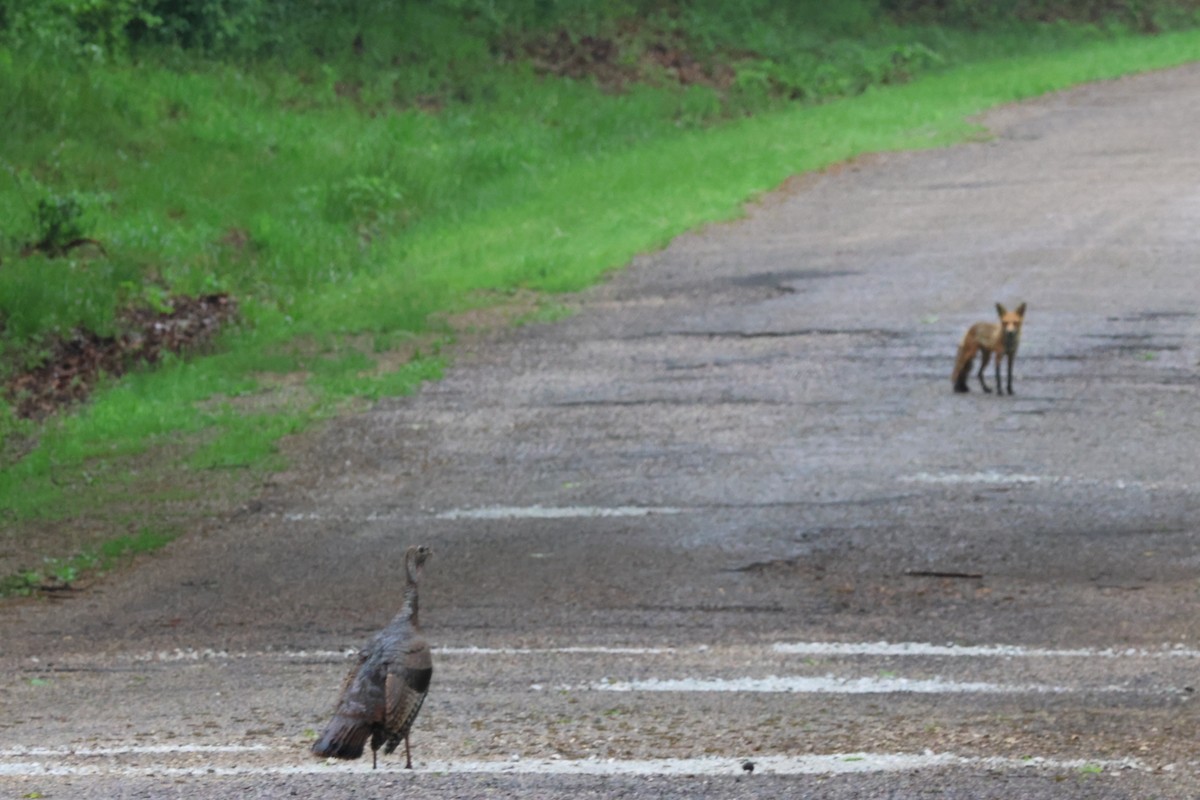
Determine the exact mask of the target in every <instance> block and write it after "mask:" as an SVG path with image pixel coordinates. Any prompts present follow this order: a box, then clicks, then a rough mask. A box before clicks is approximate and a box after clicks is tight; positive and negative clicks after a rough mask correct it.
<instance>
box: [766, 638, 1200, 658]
mask: <svg viewBox="0 0 1200 800" xmlns="http://www.w3.org/2000/svg"><path fill="white" fill-rule="evenodd" d="M771 649H772V650H774V651H775V652H776V653H786V654H788V655H817V656H948V657H951V658H954V657H958V658H1200V650H1193V649H1190V648H1188V647H1185V646H1184V645H1182V644H1174V645H1167V644H1164V645H1162V646H1161V647H1159V648H1158V649H1156V650H1146V649H1140V648H1133V647H1130V648H1124V649H1119V648H1115V647H1109V648H1104V649H1095V648H1086V647H1085V648H1073V649H1061V650H1055V649H1048V650H1047V649H1039V648H1036V647H1022V646H1020V645H1008V644H988V645H956V644H944V645H938V644H926V643H922V642H776V643H775V644H774V645H772V646H771Z"/></svg>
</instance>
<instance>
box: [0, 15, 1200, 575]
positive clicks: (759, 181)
mask: <svg viewBox="0 0 1200 800" xmlns="http://www.w3.org/2000/svg"><path fill="white" fill-rule="evenodd" d="M846 24H849V23H846ZM854 24H855V25H861V24H862V23H861V21H860V22H859V23H854ZM717 30H718V28H715V27H711V26H710V29H709V31H708V32H709V34H710V38H711V39H713V40H714V41H712V42H711V43H710V44H711V47H712V48H713V52H717V51H719V49H720V47H722V46H730V42H729V41H716V38H717V33H716V31H717ZM719 30H720V31H721V35H722V36H726V37H729V36H733V33H730V32H728V31H726V29H725V28H720V29H719ZM746 35H747V36H752V37H755V41H756V42H757V47H758V51H759V53H760V55H761V56H763V57H764V58H766V57H767V56H770V55H771V53H773V52H776V51H779V52H783V50H784V49H786V46H787V42H786V41H784V40H780V41H779V42H775V43H772V42H771V41H769V36H770V35H771V29H770V28H769V26H767V27H763V26H759V27H758V28H756V29H755V30H754V31H752V32H750V33H749V34H746ZM856 36H857V37H858V38H857V39H853V40H850V39H847V40H845V41H844V46H845V48H847V54H846V55H845V56H844V59H843V60H844V64H843V68H842V70H841V72H836V71H835V72H834V73H831V74H830V75H828V76H826V78H827V79H828V80H829V81H832V82H833V83H834V84H839V82H840V84H841V88H840V89H838V88H837V87H834V89H832V90H830V92H833V93H836V92H838V91H843V92H847V93H850V94H852V95H853V96H850V97H846V98H843V99H836V100H830V101H828V102H824V103H819V104H811V103H810V104H797V103H785V102H782V101H781V100H780V98H779V97H778V96H771V95H770V93H769V92H767V90H766V89H765V88H764V87H767V86H768V84H770V82H771V81H773V80H774V81H777V82H778V81H779V80H783V79H782V78H779V76H772V75H771V74H769V73H770V72H771V70H772V69H776V70H778V69H784V68H785V67H786V68H787V69H790V70H793V72H794V73H795V75H793V76H792V77H791V78H789V80H792V81H793V82H794V83H795V84H796V85H811V86H814V87H816V88H814V89H813V92H812V93H813V95H814V96H825V95H827V94H829V92H826V91H825V90H824V89H821V88H820V87H821V86H822V85H824V84H820V82H819V81H817V82H815V83H814V82H813V81H814V80H815V79H814V78H813V77H812V76H807V77H805V76H804V75H801V74H800V73H802V72H803V70H802V69H801V67H800V66H797V64H798V63H799V62H785V61H783V60H776V61H771V63H769V64H768V63H766V62H764V61H763V59H762V58H760V59H759V60H757V61H755V62H754V63H751V64H740V65H739V70H741V72H740V74H739V76H738V83H737V84H736V85H735V86H734V87H733V88H732V89H731V90H730V91H729V92H727V93H724V94H723V93H721V92H718V91H716V90H712V89H706V88H703V87H692V88H690V89H686V90H685V89H680V88H678V87H670V86H657V87H655V86H646V85H643V86H633V87H630V88H629V90H628V91H626V92H625V93H623V94H616V95H613V94H607V93H604V92H601V91H600V90H598V89H597V88H596V87H594V86H592V85H590V84H589V83H587V82H581V81H567V80H558V79H545V78H538V77H536V76H534V75H532V74H531V73H530V72H529V70H528V69H527V68H526V67H522V66H520V65H512V66H509V67H506V68H503V69H492V70H490V71H489V72H488V73H487V74H486V75H476V76H474V77H472V78H470V79H468V78H464V77H462V76H447V75H443V74H440V73H439V76H435V77H436V80H435V79H434V78H429V76H426V77H427V78H428V80H429V81H432V83H429V82H428V81H427V82H425V83H421V82H417V83H413V84H412V85H411V86H410V85H409V84H403V80H406V78H405V76H404V75H402V74H401V73H400V72H398V71H397V70H395V69H391V70H390V71H388V72H387V74H386V75H382V76H381V75H380V74H379V72H380V70H383V66H380V65H385V66H386V64H387V63H388V62H387V61H386V59H384V58H383V57H382V56H380V58H379V59H376V61H377V62H378V63H376V64H375V67H376V70H375V72H372V71H371V70H368V69H366V68H365V67H364V66H362V65H347V64H346V63H337V64H333V65H332V66H330V65H325V67H326V68H325V69H324V70H322V69H321V68H320V67H321V65H319V64H314V63H309V62H305V63H304V64H302V65H300V66H299V67H296V68H295V69H291V70H288V69H280V68H279V65H278V64H271V63H268V64H261V63H260V64H256V65H249V66H247V65H242V66H238V65H236V64H233V63H230V62H219V61H201V60H196V59H195V58H194V57H192V56H178V63H174V64H172V65H170V66H166V65H164V63H163V61H162V59H158V58H147V59H146V60H144V61H142V62H140V63H138V62H122V61H119V60H118V61H115V62H113V63H110V64H106V65H97V64H92V65H88V66H86V67H85V66H84V65H82V64H77V63H74V62H64V64H58V65H55V66H54V67H53V68H51V67H50V66H49V65H48V63H47V62H46V61H38V60H36V59H32V60H28V59H25V58H23V57H21V56H22V54H21V53H19V52H17V51H15V50H13V49H12V48H8V49H4V48H2V47H0V107H4V108H7V109H15V110H16V113H13V114H10V119H9V121H8V123H7V127H6V135H5V138H4V140H3V143H0V220H3V221H4V222H3V223H2V224H3V225H4V226H5V228H4V229H3V230H2V231H0V240H2V243H0V258H2V259H3V267H2V268H0V314H3V319H4V322H5V329H4V332H3V336H0V361H3V363H4V364H5V365H6V366H5V367H4V369H7V370H12V369H15V368H19V367H20V366H21V365H24V364H28V363H31V362H34V361H36V359H37V358H38V356H39V354H40V353H41V352H42V351H43V349H44V347H45V345H46V342H47V341H48V340H47V337H49V336H51V335H54V334H56V333H65V332H67V331H69V330H71V329H72V328H74V327H75V326H79V325H84V326H87V327H90V328H92V329H94V330H98V331H102V332H104V331H110V330H112V329H113V328H114V326H115V325H116V316H115V312H116V310H117V309H118V308H120V307H121V306H122V305H123V304H128V303H148V304H151V305H153V304H154V303H156V302H161V299H162V297H163V296H164V295H165V293H167V292H169V291H173V292H183V293H199V292H210V291H218V290H219V291H228V292H231V293H232V294H233V295H235V296H236V297H237V299H238V302H239V307H240V308H241V310H242V313H243V321H242V323H241V324H240V325H239V326H238V327H237V328H236V329H232V330H229V331H227V332H226V333H225V334H223V336H222V337H221V339H220V340H219V341H218V342H217V343H216V345H215V348H214V352H213V353H212V354H210V355H208V356H205V357H196V358H191V359H180V358H173V359H167V361H166V362H165V363H164V364H163V365H161V366H160V367H159V368H157V369H155V370H154V371H152V372H139V373H134V374H132V375H129V376H126V377H125V378H123V379H122V380H121V381H119V382H117V381H113V382H110V383H109V384H108V385H106V386H105V388H103V389H102V390H101V391H100V392H98V393H97V394H96V395H95V397H94V398H93V400H92V401H91V402H89V403H88V404H86V405H85V406H82V407H80V408H78V409H76V410H74V411H73V412H71V413H68V414H64V415H61V416H60V417H58V418H56V419H53V420H51V421H49V422H47V423H46V424H44V425H40V426H35V425H32V424H30V423H26V422H22V421H19V420H15V419H14V418H13V417H12V414H11V411H10V409H8V408H7V406H6V405H5V404H3V403H0V437H3V441H4V444H3V447H0V457H2V458H3V464H2V465H0V508H3V512H0V513H2V514H3V519H4V520H5V522H6V523H9V524H13V525H17V526H20V525H24V524H31V525H32V524H41V523H45V522H47V521H53V520H69V519H80V518H85V517H86V518H93V519H94V518H96V517H97V516H99V517H105V515H106V514H107V515H109V516H111V517H112V518H113V519H114V520H116V519H120V520H122V521H123V522H122V524H124V521H125V520H127V519H128V518H129V517H130V515H134V516H135V517H136V516H137V515H142V518H145V516H146V515H150V516H151V517H152V516H153V511H150V510H147V509H148V508H151V509H152V508H153V506H154V504H155V503H156V502H159V501H165V498H174V499H176V500H177V499H179V498H180V497H182V498H184V499H187V498H189V497H190V498H197V497H202V496H204V495H205V494H206V493H207V490H206V489H205V488H204V486H205V482H206V481H210V480H211V481H213V482H217V483H220V482H221V481H223V480H224V481H226V482H225V483H224V484H222V485H226V486H228V485H229V482H228V481H227V480H226V479H224V478H219V477H210V476H216V475H223V474H228V473H230V472H240V473H245V472H246V471H249V473H250V475H249V477H246V476H244V475H243V476H242V477H240V478H239V479H238V481H237V482H238V483H239V484H240V485H241V486H242V487H243V488H242V491H245V490H246V489H245V487H252V486H253V485H254V483H255V481H256V480H257V479H258V477H259V476H261V475H262V474H264V473H266V472H269V471H271V470H273V469H278V468H280V467H281V466H282V462H281V460H280V457H279V455H278V452H277V444H278V442H279V440H280V438H281V437H284V436H287V435H288V434H291V433H294V432H297V431H301V430H304V429H305V428H307V427H309V426H310V425H312V424H313V423H314V422H316V421H319V420H322V419H325V418H327V417H329V416H330V415H332V414H335V413H340V412H344V411H345V410H347V409H352V408H356V407H361V404H362V403H364V402H370V401H373V400H375V399H378V398H380V397H385V396H393V395H401V394H405V393H409V392H412V391H414V390H415V389H416V388H417V387H418V386H419V385H420V384H421V383H422V382H423V381H427V380H434V379H436V378H437V377H439V376H440V374H441V371H442V370H443V369H444V367H445V360H444V358H443V356H442V355H441V348H442V347H443V346H444V345H445V344H446V343H447V342H448V341H450V340H451V339H452V338H453V333H452V331H451V330H450V328H449V327H448V325H447V323H446V319H447V318H448V317H450V316H451V315H453V314H455V313H458V312H462V311H465V310H468V309H471V308H473V307H477V306H483V305H488V304H492V303H496V302H498V301H499V302H503V301H504V299H505V298H508V297H510V296H511V295H512V294H513V293H514V292H517V291H523V292H525V293H534V296H535V297H537V296H540V295H541V294H542V293H544V294H546V295H553V294H555V293H561V292H571V291H576V290H578V289H581V288H583V287H585V286H588V285H590V284H592V283H594V282H595V281H596V280H597V279H599V278H600V277H601V276H603V275H604V274H605V273H606V272H609V271H611V270H614V269H618V268H620V267H621V266H622V265H624V264H626V263H627V262H628V261H629V259H630V258H631V257H632V256H633V255H635V254H636V253H639V252H644V251H646V250H651V249H655V248H659V247H663V246H665V245H666V244H667V243H668V242H669V241H670V240H671V239H672V238H673V237H674V236H676V235H678V234H679V233H681V232H683V231H685V230H688V229H690V228H693V227H695V226H697V225H702V224H704V223H706V222H710V221H714V220H722V219H729V218H731V217H735V216H737V215H738V214H739V213H741V209H742V207H743V205H744V203H745V202H746V201H747V200H748V199H751V198H753V197H755V196H757V195H759V194H761V193H763V192H765V191H768V190H770V189H771V188H773V187H775V186H777V185H779V184H780V183H781V182H782V181H783V180H784V179H786V178H787V177H788V176H789V175H792V174H796V173H799V172H805V171H809V170H815V169H820V168H822V167H825V166H827V165H830V164H833V163H837V162H840V161H844V160H846V159H849V158H852V157H854V156H856V155H860V154H862V153H867V152H879V151H887V150H896V149H908V148H925V147H936V146H942V145H945V144H949V143H952V142H955V141H961V140H963V139H965V138H969V137H972V136H976V135H978V130H977V129H976V128H975V126H974V125H973V124H972V123H970V122H969V121H968V118H969V117H970V116H971V115H973V114H975V113H977V112H979V111H981V110H983V109H986V108H988V107H991V106H994V105H996V104H999V103H1004V102H1009V101H1012V100H1018V99H1021V98H1025V97H1030V96H1033V95H1037V94H1041V93H1044V92H1047V91H1051V90H1054V89H1057V88H1061V87H1065V86H1069V85H1072V84H1075V83H1079V82H1083V81H1089V80H1096V79H1103V78H1108V77H1113V76H1116V75H1120V74H1126V73H1129V72H1136V71H1140V70H1147V69H1154V68H1159V67H1165V66H1169V65H1172V64H1179V63H1182V62H1185V61H1187V60H1190V59H1193V58H1196V56H1197V54H1200V33H1198V32H1195V31H1186V32H1179V33H1172V34H1166V35H1161V36H1156V37H1135V36H1129V35H1111V34H1109V33H1105V32H1104V31H1102V30H1100V29H1097V28H1071V27H1063V26H1042V27H1034V28H1031V27H1025V28H1011V29H1010V28H1006V29H1004V30H1001V31H998V32H997V31H993V32H991V33H986V32H985V33H971V34H968V33H962V32H953V31H946V30H938V29H934V28H920V29H911V30H899V29H895V28H890V27H885V28H882V29H879V30H869V31H859V32H858V33H857V34H856ZM835 44H836V42H835V43H834V44H829V43H826V44H823V45H821V47H823V48H825V49H828V48H831V47H834V46H835ZM814 46H815V45H814ZM901 46H905V47H911V48H915V49H914V50H913V52H917V49H919V48H925V49H927V50H929V51H930V52H936V53H937V54H938V58H937V59H928V58H926V59H925V61H924V62H922V63H921V64H916V65H915V66H913V69H914V70H916V71H917V72H919V73H922V75H921V77H919V78H918V79H917V80H914V81H913V82H911V83H907V84H901V85H883V84H884V83H886V82H887V80H888V79H889V78H888V74H887V73H886V72H879V74H867V75H865V76H864V75H863V74H859V73H858V72H856V71H855V70H856V69H857V67H854V68H852V65H854V64H862V63H868V64H869V63H873V62H871V58H873V56H870V57H868V56H869V54H871V53H876V54H878V53H884V54H886V53H894V51H895V49H896V48H897V47H901ZM772 48H774V50H772ZM854 48H857V50H855V49H854ZM468 49H469V48H468ZM470 52H472V53H474V52H475V51H473V50H471V51H470ZM764 54H765V55H764ZM864 54H867V55H864ZM478 57H480V56H479V54H478V53H475V55H473V56H472V58H478ZM780 58H782V57H780ZM885 60H886V59H885ZM767 61H770V59H769V58H768V59H767ZM926 62H927V63H926ZM888 63H892V64H894V63H896V62H895V60H894V59H893V60H892V61H889V62H888ZM351 67H353V68H351ZM756 69H757V70H758V72H755V70H756ZM764 70H765V72H764ZM868 71H869V70H868ZM796 75H800V77H796ZM839 75H840V76H841V77H839ZM856 76H857V77H856ZM785 77H786V76H785ZM346 78H352V79H353V80H354V81H355V82H356V83H355V84H354V85H355V86H357V87H358V88H357V89H356V93H355V94H353V95H352V96H344V97H339V95H338V92H337V91H336V90H335V89H336V86H337V85H338V83H339V81H340V80H341V79H346ZM451 78H453V80H451ZM826 78H823V79H822V80H826ZM806 81H807V82H808V83H805V82H806ZM401 84H403V85H401ZM860 84H861V85H860ZM447 85H449V86H451V89H452V91H451V95H453V93H454V92H460V93H462V94H465V95H466V99H465V100H454V99H453V98H452V97H451V96H447V95H445V94H443V96H442V100H441V101H440V102H439V105H438V107H437V109H436V110H435V111H432V112H430V111H426V110H421V109H416V108H413V107H411V106H405V105H404V104H403V103H399V100H400V99H404V98H408V97H409V96H418V95H421V94H422V93H424V92H426V91H434V90H438V89H439V87H440V88H441V90H443V92H444V91H445V87H446V86H447ZM831 85H832V84H831ZM756 86H757V87H758V89H756V88H755V87H756ZM402 89H403V91H401V90H402ZM777 89H778V86H776V90H777ZM759 90H762V92H764V93H763V94H762V96H761V97H757V99H756V96H754V92H756V91H759ZM823 93H824V94H823ZM448 97H449V99H447V98H448ZM748 110H752V111H755V112H756V113H755V114H754V115H752V116H745V112H746V111H748ZM63 197H70V198H75V199H77V200H78V206H79V208H80V209H81V216H80V218H79V220H78V221H79V223H80V225H81V228H82V230H83V233H84V234H85V235H87V236H89V237H94V238H97V239H99V240H101V241H102V242H104V244H105V247H106V249H107V251H108V253H109V257H107V258H100V257H84V256H83V255H79V256H74V255H73V256H71V257H68V258H54V259H50V258H45V257H42V256H34V257H30V258H23V257H21V256H20V255H19V253H18V251H19V250H20V249H21V247H22V246H24V245H26V244H28V243H29V242H32V241H35V240H36V239H37V237H38V219H37V214H36V209H37V207H38V203H39V201H43V200H46V199H47V198H63ZM533 305H534V306H536V310H535V311H533V312H530V313H527V314H525V315H524V316H523V317H521V318H519V321H550V320H553V319H556V318H559V317H560V316H562V315H563V314H564V313H566V312H565V311H564V308H563V307H562V305H561V304H558V303H555V302H554V301H553V300H552V299H543V300H542V301H534V303H533ZM145 462H150V463H154V464H156V465H158V467H159V468H158V469H156V470H152V472H154V473H155V474H154V475H148V474H147V470H145V469H144V466H143V465H144V463H145ZM167 464H169V466H165V465H167ZM105 509H108V510H107V511H106V510H105ZM131 509H132V510H131ZM64 563H70V562H64ZM34 571H35V572H36V571H38V570H34Z"/></svg>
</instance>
